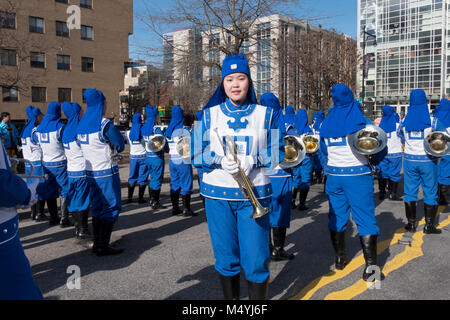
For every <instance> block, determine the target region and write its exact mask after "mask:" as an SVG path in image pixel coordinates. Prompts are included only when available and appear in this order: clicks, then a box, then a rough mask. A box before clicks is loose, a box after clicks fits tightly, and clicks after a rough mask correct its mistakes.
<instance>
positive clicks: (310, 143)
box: [302, 135, 320, 154]
mask: <svg viewBox="0 0 450 320" xmlns="http://www.w3.org/2000/svg"><path fill="white" fill-rule="evenodd" d="M302 140H303V143H304V144H305V147H306V153H309V154H313V153H316V152H317V151H318V150H319V148H320V140H319V136H317V135H306V136H304V137H303V139H302Z"/></svg>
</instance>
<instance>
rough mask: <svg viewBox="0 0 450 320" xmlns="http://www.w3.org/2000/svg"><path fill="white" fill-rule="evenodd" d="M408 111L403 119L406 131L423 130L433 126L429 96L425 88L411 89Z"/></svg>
mask: <svg viewBox="0 0 450 320" xmlns="http://www.w3.org/2000/svg"><path fill="white" fill-rule="evenodd" d="M409 104H410V105H409V108H408V113H407V114H406V117H405V119H404V120H403V126H404V127H405V128H406V131H421V130H424V129H425V128H429V127H431V117H430V112H429V111H428V103H427V96H426V94H425V91H423V89H415V90H413V91H411V95H410V99H409Z"/></svg>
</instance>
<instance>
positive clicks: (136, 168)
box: [128, 158, 148, 186]
mask: <svg viewBox="0 0 450 320" xmlns="http://www.w3.org/2000/svg"><path fill="white" fill-rule="evenodd" d="M147 179H148V167H147V163H146V159H145V158H142V159H131V158H130V176H129V178H128V183H129V184H131V185H135V184H136V183H137V184H138V185H140V186H145V185H146V184H147Z"/></svg>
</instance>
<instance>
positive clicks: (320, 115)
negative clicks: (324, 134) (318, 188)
mask: <svg viewBox="0 0 450 320" xmlns="http://www.w3.org/2000/svg"><path fill="white" fill-rule="evenodd" d="M324 120H325V113H324V112H323V111H322V110H319V111H317V112H316V113H314V114H313V127H312V131H313V134H315V135H318V136H319V135H320V127H321V126H322V123H323V121H324ZM312 160H313V172H314V175H315V177H316V182H317V183H322V177H323V174H322V171H323V168H322V165H321V164H320V160H319V155H318V153H316V154H314V156H313V159H312Z"/></svg>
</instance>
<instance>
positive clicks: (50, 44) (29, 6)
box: [0, 0, 133, 122]
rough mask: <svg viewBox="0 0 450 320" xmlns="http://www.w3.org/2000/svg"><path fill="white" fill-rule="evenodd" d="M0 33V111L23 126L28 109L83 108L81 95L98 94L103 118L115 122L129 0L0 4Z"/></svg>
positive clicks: (130, 21)
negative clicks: (93, 90) (65, 105)
mask: <svg viewBox="0 0 450 320" xmlns="http://www.w3.org/2000/svg"><path fill="white" fill-rule="evenodd" d="M11 3H13V6H11ZM0 27H1V28H0V38H1V42H0V43H1V50H2V61H1V65H0V72H1V74H2V75H5V74H7V75H8V76H7V77H6V76H3V77H2V76H0V82H1V86H2V100H0V110H1V111H7V112H10V113H11V116H12V119H13V120H24V119H25V118H26V115H25V108H26V107H27V106H28V105H33V106H36V107H39V108H40V109H41V111H42V112H44V113H45V112H46V110H47V105H48V103H49V102H51V101H60V102H64V101H71V102H78V103H79V104H80V105H81V106H82V107H84V108H85V106H86V105H85V103H84V101H83V92H84V90H86V89H87V88H97V89H98V90H101V91H102V92H103V93H104V95H105V96H106V99H107V110H106V114H105V116H106V117H108V118H114V120H115V121H116V122H118V121H119V114H120V99H119V93H120V91H121V90H123V79H124V78H123V77H124V63H126V62H127V61H129V51H128V37H129V35H130V34H132V33H133V1H132V0H114V1H100V0H15V1H12V2H11V1H6V0H0ZM14 78H16V79H15V80H16V81H14Z"/></svg>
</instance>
